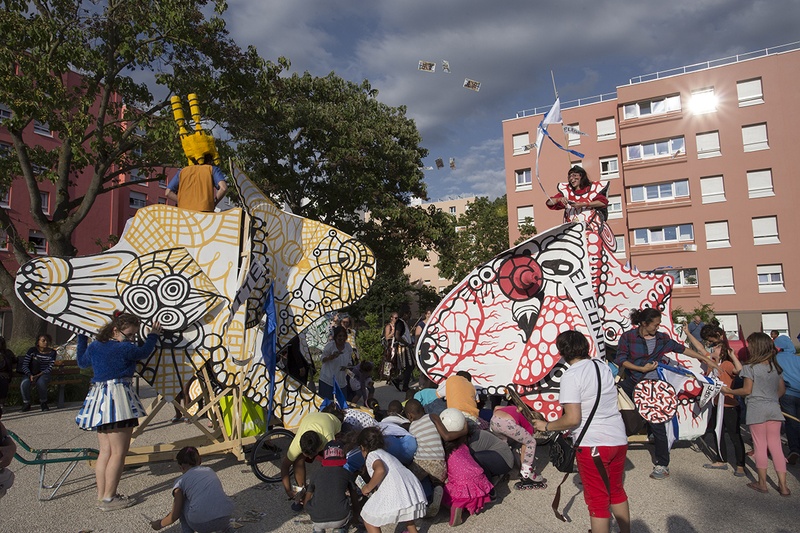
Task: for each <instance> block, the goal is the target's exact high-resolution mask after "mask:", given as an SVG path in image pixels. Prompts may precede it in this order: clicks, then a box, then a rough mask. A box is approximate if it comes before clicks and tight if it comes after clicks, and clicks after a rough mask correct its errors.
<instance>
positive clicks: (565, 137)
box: [550, 69, 572, 168]
mask: <svg viewBox="0 0 800 533" xmlns="http://www.w3.org/2000/svg"><path fill="white" fill-rule="evenodd" d="M550 79H551V80H553V92H554V93H555V95H556V98H558V89H556V77H555V74H553V70H552V69H550ZM561 134H562V135H563V136H564V146H569V136H568V135H567V132H565V131H564V124H563V123H562V124H561ZM564 155H565V156H567V165H568V166H569V168H572V161H571V160H570V157H569V152H566V151H565V152H564Z"/></svg>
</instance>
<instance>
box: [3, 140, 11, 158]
mask: <svg viewBox="0 0 800 533" xmlns="http://www.w3.org/2000/svg"><path fill="white" fill-rule="evenodd" d="M13 150H14V147H13V146H11V145H10V144H8V143H4V142H2V141H0V157H9V156H10V155H11V152H12V151H13Z"/></svg>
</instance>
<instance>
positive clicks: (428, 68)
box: [417, 59, 436, 72]
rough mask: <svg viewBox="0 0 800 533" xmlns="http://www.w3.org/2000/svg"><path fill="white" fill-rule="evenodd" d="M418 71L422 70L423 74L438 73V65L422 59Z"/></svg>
mask: <svg viewBox="0 0 800 533" xmlns="http://www.w3.org/2000/svg"><path fill="white" fill-rule="evenodd" d="M417 70H422V71H423V72H436V63H434V62H433V61H422V60H421V59H420V61H419V66H418V67H417Z"/></svg>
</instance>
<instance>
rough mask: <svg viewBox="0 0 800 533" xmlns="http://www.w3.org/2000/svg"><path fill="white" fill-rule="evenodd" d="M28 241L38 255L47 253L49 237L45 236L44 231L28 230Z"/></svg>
mask: <svg viewBox="0 0 800 533" xmlns="http://www.w3.org/2000/svg"><path fill="white" fill-rule="evenodd" d="M28 241H29V242H30V243H31V246H32V247H33V253H35V254H38V255H46V254H47V239H45V238H44V234H43V233H42V232H40V231H36V230H30V231H29V232H28Z"/></svg>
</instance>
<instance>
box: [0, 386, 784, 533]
mask: <svg viewBox="0 0 800 533" xmlns="http://www.w3.org/2000/svg"><path fill="white" fill-rule="evenodd" d="M143 392H144V394H143V396H147V392H146V391H143ZM378 398H379V399H380V400H381V403H382V405H384V406H385V405H386V403H387V402H388V401H389V400H390V399H395V398H397V399H400V398H401V394H400V393H398V392H397V391H396V390H395V389H394V388H393V387H387V386H381V387H379V389H378ZM78 407H79V404H69V405H67V406H66V407H65V408H63V409H52V410H51V411H49V412H45V413H42V412H39V411H31V412H29V413H21V412H19V408H14V407H9V408H7V409H6V414H5V415H4V417H3V422H4V423H5V425H6V427H8V428H9V429H10V430H12V431H15V432H16V433H18V434H19V435H20V436H21V437H22V438H24V439H25V440H26V441H27V442H28V443H29V445H31V446H32V447H35V448H47V447H50V448H57V447H59V448H60V447H63V448H76V447H97V440H96V437H95V435H94V434H92V433H88V432H84V431H81V430H80V429H78V428H77V426H76V425H75V422H74V417H75V414H76V413H77V410H78ZM171 411H172V410H171V409H166V408H165V409H163V410H162V411H161V412H160V413H159V416H158V417H157V419H156V421H155V423H154V424H152V425H151V426H150V427H149V428H148V430H147V431H146V432H145V433H144V434H143V435H142V436H141V437H140V438H139V439H137V440H136V441H135V442H134V445H138V446H141V445H148V444H156V443H159V442H172V441H174V440H177V439H182V438H187V437H191V436H194V435H197V434H199V430H197V429H196V428H194V427H192V426H190V425H187V424H182V423H181V424H171V423H170V421H169V418H170V417H171ZM651 451H652V450H651V447H649V446H643V445H632V447H631V449H630V450H629V452H628V464H627V468H626V470H627V473H626V479H625V488H626V490H627V492H628V496H629V499H630V506H631V516H632V520H633V531H635V532H642V533H649V532H652V533H656V532H669V533H690V532H692V533H694V532H709V531H732V532H737V533H741V532H751V531H758V532H775V533H788V532H798V531H800V505H798V504H797V500H798V499H800V483H798V474H799V473H800V465H794V466H792V465H790V466H789V488H790V489H791V490H792V491H793V493H794V494H792V496H791V497H790V498H781V497H779V495H778V492H777V484H776V480H775V474H774V471H773V470H772V467H770V470H769V476H770V492H769V494H759V493H756V492H754V491H752V490H750V489H748V488H747V487H746V486H745V485H746V483H748V482H749V481H751V480H752V479H753V474H754V470H753V468H754V466H753V464H752V459H750V458H748V478H747V479H745V478H735V477H734V476H733V470H732V469H728V470H727V471H720V470H704V469H703V468H702V465H703V463H705V462H707V459H706V458H705V456H704V455H703V454H702V453H698V452H697V451H695V450H693V449H692V448H690V447H689V446H688V445H687V444H685V443H679V444H678V446H677V447H676V448H674V449H673V452H672V465H671V476H670V477H669V478H668V479H667V480H664V481H654V480H651V479H649V477H648V476H649V474H650V471H651V468H652V465H651V460H650V452H651ZM537 456H538V458H539V468H543V471H542V473H543V474H544V476H545V477H547V478H549V486H548V488H547V489H544V490H531V491H516V490H514V488H513V486H514V482H515V480H514V479H512V480H510V481H508V482H505V483H501V484H500V485H498V494H499V499H498V501H497V502H496V503H495V504H493V505H492V506H491V507H490V508H488V509H486V510H485V511H484V512H483V513H481V514H479V515H477V516H474V517H469V518H467V520H466V521H465V522H464V524H463V525H462V526H460V527H459V528H458V530H459V531H462V532H471V531H504V532H509V533H511V532H527V531H547V532H578V531H580V532H582V531H587V530H588V528H589V517H588V513H587V511H586V506H585V504H584V501H583V494H582V492H581V488H580V485H579V483H578V482H577V480H576V476H572V477H571V478H570V479H569V480H568V481H567V482H566V483H565V485H564V487H563V488H562V497H561V505H562V507H561V509H562V511H563V510H564V508H566V512H565V514H567V515H568V516H569V517H570V518H571V520H572V521H571V522H569V523H562V522H559V521H558V520H556V518H555V517H554V516H553V512H552V510H551V508H550V505H551V502H552V499H553V494H554V491H555V487H556V485H557V484H558V481H560V479H561V474H559V473H558V472H556V471H555V470H554V469H553V468H552V467H551V466H547V465H546V457H547V449H546V448H544V447H543V448H542V449H541V451H539V452H538V453H537ZM204 459H205V461H204V464H206V465H207V466H210V467H211V468H213V469H214V470H215V471H216V472H217V474H218V475H219V477H220V479H221V480H222V484H223V486H224V487H225V490H226V491H227V493H228V494H229V495H230V496H231V497H232V498H233V500H234V502H235V504H236V511H235V516H236V517H237V518H240V519H241V518H245V517H246V515H247V513H248V512H250V511H255V512H257V513H265V515H264V516H263V517H261V518H256V519H255V520H256V521H253V522H240V523H241V524H242V527H241V528H240V529H237V532H239V533H251V532H261V531H286V532H294V531H302V532H306V533H307V532H309V531H311V522H310V520H309V518H308V515H306V514H296V513H293V512H292V511H291V509H290V508H289V503H288V502H287V499H286V495H285V494H284V492H283V490H282V487H281V485H280V484H273V485H269V484H264V483H261V482H259V481H258V479H256V477H255V476H254V475H253V474H252V473H251V471H250V468H249V467H248V466H247V465H245V464H244V463H240V462H238V461H236V460H235V458H234V457H233V456H232V455H227V456H222V455H220V456H208V457H205V458H204ZM56 466H57V465H56ZM11 469H12V470H13V471H14V472H15V474H16V482H15V484H14V487H13V488H12V489H11V490H10V491H9V492H8V494H7V495H6V497H5V498H3V499H1V500H0V531H2V532H6V531H8V532H10V531H36V532H49V531H57V532H61V531H71V532H79V531H97V532H100V531H106V532H115V531H119V532H139V531H141V532H144V531H152V530H151V529H150V527H149V525H148V524H147V523H146V521H145V517H151V518H160V517H162V516H164V515H165V514H166V513H167V511H168V510H169V507H170V505H171V496H170V489H171V487H172V484H173V483H174V481H175V479H176V478H177V477H178V476H179V475H180V471H179V469H178V466H177V464H176V463H174V462H162V463H152V464H148V465H144V466H140V467H138V468H131V469H128V470H126V472H125V473H124V475H123V477H122V481H121V483H120V491H121V492H123V493H125V494H128V495H130V496H132V497H135V498H136V499H137V500H139V502H140V503H138V504H137V505H135V506H133V507H130V508H128V509H124V510H121V511H116V512H110V513H103V512H101V511H99V510H97V509H96V508H95V498H96V492H95V488H94V472H93V470H92V469H91V468H89V467H88V465H87V464H85V463H81V464H79V465H78V467H77V468H76V469H75V471H74V472H73V473H72V475H71V476H70V477H69V479H68V480H67V482H66V483H65V484H64V486H63V487H62V488H61V490H60V491H59V492H58V494H57V495H56V497H55V498H54V499H53V500H52V501H48V502H37V501H36V493H37V484H38V475H39V471H38V468H37V467H33V466H25V465H22V464H21V463H19V462H17V461H15V462H13V463H12V464H11ZM58 472H59V471H58V470H57V469H56V468H51V469H50V470H48V472H47V473H48V476H47V477H48V480H50V479H52V478H53V477H54V476H56V475H58ZM447 520H448V514H447V511H446V510H445V509H443V510H442V511H441V512H440V513H439V515H438V516H437V517H436V518H435V519H425V520H419V521H418V522H417V525H418V528H419V530H420V531H422V532H427V531H447V530H449V529H450V528H449V526H448V524H447ZM402 529H403V528H402V527H400V526H398V527H396V528H394V529H392V528H388V527H387V528H384V531H396V532H401V531H402ZM163 531H169V532H172V533H175V532H180V526H179V525H178V524H177V523H176V524H174V525H173V526H171V527H170V528H166V529H164V530H163ZM351 531H355V529H352V528H351Z"/></svg>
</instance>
